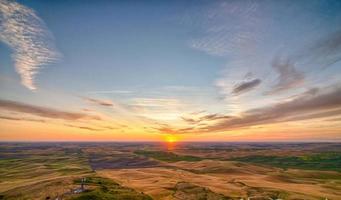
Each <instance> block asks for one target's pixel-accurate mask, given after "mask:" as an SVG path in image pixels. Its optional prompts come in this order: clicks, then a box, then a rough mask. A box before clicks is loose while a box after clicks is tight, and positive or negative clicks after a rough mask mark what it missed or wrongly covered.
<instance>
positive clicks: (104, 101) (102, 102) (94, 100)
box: [82, 97, 114, 107]
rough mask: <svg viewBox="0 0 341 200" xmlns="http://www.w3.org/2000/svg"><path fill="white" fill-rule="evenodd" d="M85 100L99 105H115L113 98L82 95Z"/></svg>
mask: <svg viewBox="0 0 341 200" xmlns="http://www.w3.org/2000/svg"><path fill="white" fill-rule="evenodd" d="M82 98H83V99H84V100H85V101H87V102H89V103H93V104H96V105H99V106H106V107H113V106H114V103H113V102H112V101H111V100H103V99H95V98H90V97H82Z"/></svg>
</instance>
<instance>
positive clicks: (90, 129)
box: [64, 124, 103, 131]
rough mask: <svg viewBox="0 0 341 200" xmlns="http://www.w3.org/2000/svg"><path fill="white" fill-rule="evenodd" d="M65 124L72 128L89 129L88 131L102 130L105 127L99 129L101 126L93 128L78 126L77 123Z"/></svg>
mask: <svg viewBox="0 0 341 200" xmlns="http://www.w3.org/2000/svg"><path fill="white" fill-rule="evenodd" d="M64 126H68V127H71V128H78V129H84V130H88V131H102V130H103V129H99V128H93V127H90V126H76V125H71V124H64Z"/></svg>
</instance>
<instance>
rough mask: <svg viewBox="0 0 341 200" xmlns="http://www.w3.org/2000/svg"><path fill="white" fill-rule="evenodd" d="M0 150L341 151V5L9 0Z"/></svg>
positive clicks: (1, 36)
mask: <svg viewBox="0 0 341 200" xmlns="http://www.w3.org/2000/svg"><path fill="white" fill-rule="evenodd" d="M0 91H1V92H0V141H164V140H169V141H227V142H228V141H256V142H257V141H280V142H282V141H283V142H285V141H294V142H295V141H341V2H340V1H338V0H335V1H333V0H319V1H316V0H302V1H267V0H258V1H257V0H250V1H248V0H238V1H214V0H211V1H208V0H207V1H201V0H199V1H197V0H196V1H190V0H188V1H177V0H175V1H132V0H127V1H104V0H103V1H90V0H63V1H54V0H53V1H44V0H17V1H9V0H1V1H0Z"/></svg>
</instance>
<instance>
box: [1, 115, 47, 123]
mask: <svg viewBox="0 0 341 200" xmlns="http://www.w3.org/2000/svg"><path fill="white" fill-rule="evenodd" d="M0 119H5V120H12V121H29V122H42V123H45V122H46V120H42V119H33V118H27V117H12V116H4V115H1V116H0Z"/></svg>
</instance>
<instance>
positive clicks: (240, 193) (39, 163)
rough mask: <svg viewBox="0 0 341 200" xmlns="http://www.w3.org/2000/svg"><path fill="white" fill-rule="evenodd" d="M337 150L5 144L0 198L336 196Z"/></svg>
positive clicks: (340, 178) (339, 176) (0, 150)
mask: <svg viewBox="0 0 341 200" xmlns="http://www.w3.org/2000/svg"><path fill="white" fill-rule="evenodd" d="M193 150H195V151H193ZM269 150H270V151H269ZM264 151H266V152H267V153H266V154H265V153H264ZM340 153H341V145H340V144H337V143H301V144H290V143H288V144H276V143H262V144H259V143H250V144H248V143H179V144H177V145H176V147H175V148H174V149H172V150H168V149H167V145H165V144H163V143H40V144H38V143H2V144H1V147H0V158H1V160H0V177H1V178H0V199H56V198H60V199H240V198H247V197H253V198H254V199H269V198H273V199H276V198H277V199H302V200H303V199H312V200H314V199H316V200H317V199H323V198H328V199H339V197H340V195H341V192H340V191H341V172H340V168H341V164H340ZM83 178H85V179H86V181H85V182H84V183H83V187H84V190H82V191H81V192H75V191H76V190H77V188H80V185H81V184H82V183H81V181H80V180H82V179H83Z"/></svg>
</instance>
